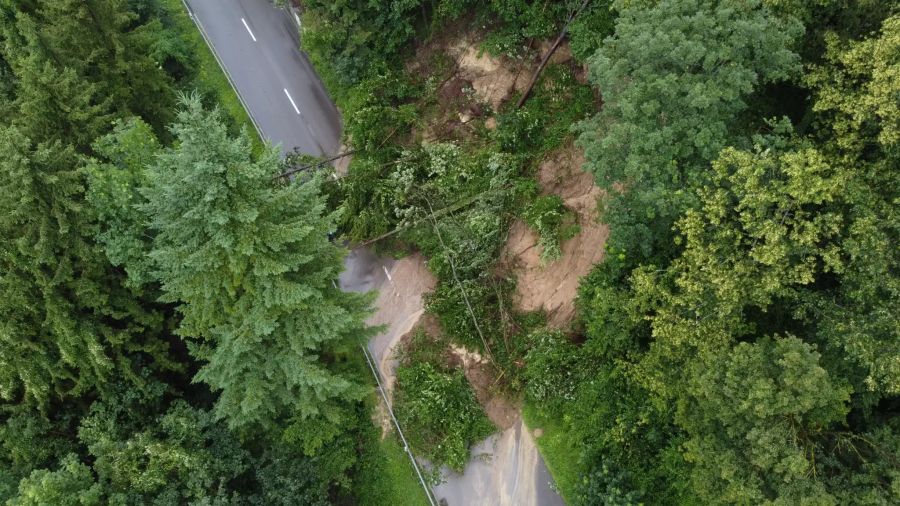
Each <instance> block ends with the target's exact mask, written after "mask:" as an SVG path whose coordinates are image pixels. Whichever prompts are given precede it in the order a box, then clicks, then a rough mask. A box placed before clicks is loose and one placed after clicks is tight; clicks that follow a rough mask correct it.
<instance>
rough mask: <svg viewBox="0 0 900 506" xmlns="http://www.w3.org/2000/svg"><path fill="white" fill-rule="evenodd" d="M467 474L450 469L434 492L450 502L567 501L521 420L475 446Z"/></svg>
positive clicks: (552, 505)
mask: <svg viewBox="0 0 900 506" xmlns="http://www.w3.org/2000/svg"><path fill="white" fill-rule="evenodd" d="M472 455H473V456H474V458H473V459H472V460H471V461H469V464H468V465H467V466H466V469H465V471H464V472H463V474H461V475H460V474H456V473H452V472H449V474H448V472H446V471H445V474H444V476H445V477H446V480H447V481H446V482H444V483H442V484H440V485H438V486H437V487H434V495H435V497H437V498H438V499H439V500H440V499H443V500H444V501H446V504H447V506H476V505H477V506H556V505H563V504H565V503H564V502H563V500H562V498H561V497H560V496H559V494H557V493H556V491H555V490H554V489H553V478H552V477H551V476H550V473H549V472H548V471H547V466H545V465H544V461H543V459H541V456H540V454H539V453H538V450H537V447H536V446H535V445H534V439H532V437H531V434H530V433H529V431H528V428H527V427H525V424H524V423H522V421H521V420H520V421H519V422H518V423H516V424H515V425H513V426H512V427H510V428H508V429H506V430H505V431H503V432H501V433H499V434H494V435H493V436H491V437H489V438H487V439H486V440H485V441H483V442H482V443H480V444H479V445H477V446H475V447H474V448H472Z"/></svg>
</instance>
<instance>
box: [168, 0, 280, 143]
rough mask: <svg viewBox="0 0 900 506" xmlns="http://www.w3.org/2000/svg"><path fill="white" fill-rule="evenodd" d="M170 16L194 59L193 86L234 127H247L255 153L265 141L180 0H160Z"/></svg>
mask: <svg viewBox="0 0 900 506" xmlns="http://www.w3.org/2000/svg"><path fill="white" fill-rule="evenodd" d="M160 3H161V4H162V5H163V6H164V7H165V9H166V11H168V13H169V15H170V16H171V19H172V22H173V23H174V25H175V27H176V29H177V30H178V33H179V34H180V35H181V38H182V39H183V40H184V41H185V42H187V43H189V44H190V47H191V49H193V54H194V57H195V58H196V61H195V62H194V63H195V65H196V69H195V76H194V81H195V82H194V83H192V84H193V85H194V87H196V88H197V89H198V90H199V91H200V92H201V93H202V94H203V95H204V96H207V97H209V98H211V99H213V100H214V102H215V103H216V104H217V105H218V106H219V107H221V108H222V110H223V111H224V112H225V114H226V115H227V116H228V117H229V118H231V121H232V123H233V124H234V126H235V127H236V128H237V129H240V128H246V129H247V132H248V133H249V135H250V139H251V140H252V141H253V150H254V152H256V153H259V152H261V151H262V149H263V147H264V144H263V141H262V139H261V138H260V136H259V133H258V132H257V131H256V128H254V126H253V121H251V120H250V115H249V114H248V113H247V111H246V109H244V106H243V104H242V103H241V100H240V99H239V98H238V96H237V93H236V92H235V91H234V88H232V87H231V83H229V82H228V77H227V76H226V75H225V71H224V70H223V69H222V67H220V66H219V62H218V61H217V60H216V57H215V56H214V55H213V53H212V51H211V50H210V48H209V46H208V45H207V44H206V41H205V40H204V39H203V35H202V34H201V33H200V30H199V29H198V28H197V26H196V25H195V24H194V22H193V21H192V20H191V18H190V16H188V13H187V11H186V10H185V8H184V4H183V3H182V1H181V0H161V2H160Z"/></svg>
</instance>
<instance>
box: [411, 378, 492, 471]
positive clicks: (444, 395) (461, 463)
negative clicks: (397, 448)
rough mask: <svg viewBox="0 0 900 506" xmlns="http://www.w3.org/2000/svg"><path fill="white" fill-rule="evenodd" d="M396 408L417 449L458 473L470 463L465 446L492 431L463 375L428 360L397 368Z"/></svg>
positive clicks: (436, 462) (421, 453)
mask: <svg viewBox="0 0 900 506" xmlns="http://www.w3.org/2000/svg"><path fill="white" fill-rule="evenodd" d="M395 410H396V413H397V417H398V419H399V421H400V424H401V426H403V427H405V428H406V429H407V430H406V434H407V436H408V438H409V442H410V444H411V445H412V446H413V448H414V449H415V450H416V452H417V453H419V454H420V455H423V456H425V457H427V458H428V459H429V460H430V461H431V462H432V463H433V464H434V465H435V466H440V465H444V464H446V465H447V466H448V467H450V468H451V469H453V470H454V471H457V472H462V471H463V469H464V468H465V466H466V463H467V462H468V461H469V448H470V447H471V446H472V445H473V444H475V443H477V442H478V441H481V440H482V439H484V438H486V437H487V436H489V435H491V434H492V433H493V432H494V430H495V427H494V425H493V424H492V423H491V421H490V420H489V419H488V418H487V416H486V415H485V414H484V411H483V410H482V409H481V406H480V405H479V404H478V401H477V400H476V399H475V393H474V392H473V391H472V388H471V387H470V386H469V383H468V380H466V377H465V376H464V375H463V373H462V372H461V371H456V372H452V373H444V372H440V371H438V370H437V369H435V367H434V366H432V365H431V364H428V363H418V364H412V365H410V366H401V367H400V368H399V369H398V370H397V390H396V397H395Z"/></svg>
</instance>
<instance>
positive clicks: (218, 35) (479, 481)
mask: <svg viewBox="0 0 900 506" xmlns="http://www.w3.org/2000/svg"><path fill="white" fill-rule="evenodd" d="M184 1H185V8H186V9H187V10H188V13H189V14H190V15H191V19H192V20H193V21H194V22H195V23H196V25H197V27H198V29H199V30H200V32H201V34H202V35H203V36H204V39H205V40H206V42H207V44H209V46H210V48H211V49H212V51H213V53H214V55H215V56H216V58H217V60H218V62H219V64H220V65H221V66H222V68H223V70H224V72H225V73H226V75H227V76H228V77H229V81H230V82H231V84H232V86H233V87H234V88H235V91H236V92H237V94H238V97H239V98H240V99H241V102H242V103H243V105H244V107H245V108H246V109H247V112H248V113H249V115H250V117H251V118H252V119H253V122H254V126H255V127H256V128H257V129H258V130H259V131H260V132H261V134H262V135H263V137H264V138H265V139H266V140H268V141H270V142H272V143H274V144H280V145H281V147H282V152H283V153H285V152H288V151H290V150H292V149H293V148H295V147H296V148H299V149H300V150H301V151H303V152H306V153H309V154H313V155H317V156H328V155H330V154H336V153H337V150H338V148H339V139H340V130H341V120H340V115H339V113H338V111H337V109H336V108H335V107H334V104H333V103H332V102H331V100H330V99H329V97H328V96H327V93H325V92H324V86H323V85H322V84H321V80H320V79H319V77H318V75H316V73H315V71H314V70H313V68H312V66H311V65H310V64H309V61H308V59H307V58H306V55H304V54H303V53H302V52H301V51H300V50H299V48H298V45H299V39H298V35H297V25H296V19H295V18H294V17H293V16H292V15H291V14H290V13H288V12H286V11H282V10H280V9H277V8H275V7H273V6H272V4H271V3H270V2H269V1H268V0H184ZM259 76H266V78H265V79H262V80H260V79H259ZM270 88H271V89H270ZM344 163H346V160H345V161H344ZM434 285H435V280H434V277H433V276H432V275H431V273H430V272H429V271H428V269H427V268H426V266H425V261H424V259H423V258H422V257H421V256H420V255H413V256H410V257H406V258H403V259H401V260H393V259H390V258H379V257H377V256H375V255H374V254H372V252H371V251H369V250H368V249H365V248H362V249H356V250H354V251H351V252H350V254H349V255H348V256H347V258H346V260H345V269H344V272H343V273H342V274H341V276H340V286H341V288H342V289H344V290H348V291H358V292H368V291H373V290H374V291H378V294H379V295H378V299H377V302H376V312H375V314H374V315H373V316H372V317H371V318H370V319H369V320H368V323H369V324H370V325H385V331H384V332H382V333H380V334H379V335H377V336H375V337H374V338H372V340H371V341H370V342H369V343H368V346H367V347H366V351H367V354H368V356H367V360H370V362H369V363H370V365H371V366H372V367H373V373H374V374H375V377H376V379H377V380H378V382H379V383H380V388H383V389H382V393H383V395H384V400H385V401H386V402H388V403H389V402H390V399H391V392H392V388H393V384H394V370H395V368H396V366H397V363H396V359H395V358H394V353H393V351H394V348H395V346H396V345H397V343H398V342H399V340H400V338H401V337H402V336H403V335H404V334H406V333H407V332H409V330H410V329H411V328H412V327H413V326H414V325H415V324H416V322H418V320H419V318H420V317H421V316H422V314H423V312H424V299H423V297H424V295H425V294H427V293H428V292H430V291H431V290H432V289H433V288H434ZM375 369H377V370H375ZM400 429H402V427H401V428H400ZM398 432H400V431H399V430H398ZM473 453H474V457H473V459H472V460H471V461H470V462H469V464H468V465H467V467H466V469H465V472H464V473H463V474H461V475H460V474H457V473H453V472H451V471H449V470H444V471H445V472H444V476H445V482H444V483H442V484H441V485H439V486H437V487H434V489H433V490H431V491H430V492H432V493H433V498H432V500H433V501H436V502H439V503H440V504H446V505H448V506H470V505H484V506H494V505H499V506H507V505H508V506H513V505H515V506H556V505H560V504H563V502H562V499H560V497H559V495H558V494H557V493H556V492H555V491H554V490H553V486H552V480H551V478H550V475H549V473H548V472H547V469H546V467H545V466H544V463H543V460H542V459H541V458H540V454H539V453H538V451H537V449H536V447H535V445H534V441H533V439H532V436H531V434H530V433H529V431H528V430H527V428H525V426H524V425H523V424H522V422H521V420H519V421H517V422H516V423H515V424H514V425H513V426H512V427H510V428H509V429H506V430H504V431H502V432H500V433H498V434H495V435H493V436H491V437H489V438H488V439H486V440H485V441H483V442H481V443H479V444H478V445H477V446H476V447H475V448H474V449H473ZM426 489H427V487H426Z"/></svg>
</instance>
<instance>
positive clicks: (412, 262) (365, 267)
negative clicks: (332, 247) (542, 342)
mask: <svg viewBox="0 0 900 506" xmlns="http://www.w3.org/2000/svg"><path fill="white" fill-rule="evenodd" d="M345 266H346V269H345V271H344V273H343V274H342V275H341V280H340V283H341V288H343V289H345V290H353V291H368V290H378V291H379V294H378V299H377V301H376V303H375V305H376V308H377V310H376V313H375V314H374V315H373V316H372V317H371V318H370V319H369V320H368V322H367V323H368V324H369V325H384V326H385V328H384V331H382V332H380V333H379V334H378V335H376V336H375V337H373V338H372V339H371V340H370V341H369V351H370V352H371V354H372V356H373V357H374V358H375V362H376V364H377V365H378V368H379V369H380V372H381V375H382V377H383V378H384V383H385V389H386V390H387V391H388V396H389V397H390V391H391V390H392V387H393V383H394V371H395V369H396V366H397V360H396V358H395V356H394V353H393V352H394V350H395V347H396V345H397V344H398V343H399V341H400V338H401V337H403V336H404V335H405V334H406V333H407V332H409V330H410V329H412V327H413V326H414V325H415V324H416V322H418V321H419V318H420V317H421V316H422V313H423V312H424V296H425V295H426V294H427V293H428V292H430V291H431V290H432V289H434V286H435V283H436V280H435V279H434V276H433V275H432V274H431V272H429V271H428V268H427V267H426V265H425V259H424V258H423V257H422V256H421V255H418V254H417V255H412V256H408V257H405V258H403V259H400V260H396V261H394V260H391V259H386V260H383V259H380V258H378V257H376V256H374V255H373V254H372V253H371V252H369V251H368V250H365V249H357V250H354V251H352V252H351V254H350V255H349V256H348V257H347V260H346V261H345ZM472 455H473V457H474V458H473V459H472V460H471V461H470V462H469V464H468V465H467V466H466V469H465V472H464V473H463V474H461V475H460V474H457V473H454V472H452V471H449V470H447V469H444V472H443V476H444V477H445V479H446V481H445V482H444V483H442V484H441V485H439V486H437V487H434V495H435V497H436V498H437V499H438V500H441V499H443V500H444V501H445V502H444V503H443V504H446V505H447V506H482V505H483V506H557V505H562V504H564V503H563V500H562V498H561V497H560V496H559V494H557V493H556V491H555V490H554V489H553V479H552V478H551V477H550V473H549V472H548V471H547V467H546V466H545V465H544V461H543V459H541V456H540V454H539V453H538V450H537V447H536V446H535V445H534V440H533V439H532V436H531V434H530V433H529V431H528V429H527V428H526V427H525V426H524V424H523V423H522V421H521V420H519V421H517V422H516V423H515V424H513V426H512V427H510V428H509V429H506V430H504V431H503V432H500V433H498V434H494V435H493V436H491V437H489V438H488V439H486V440H485V441H483V442H482V443H480V444H478V445H477V446H476V447H475V448H473V450H472Z"/></svg>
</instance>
